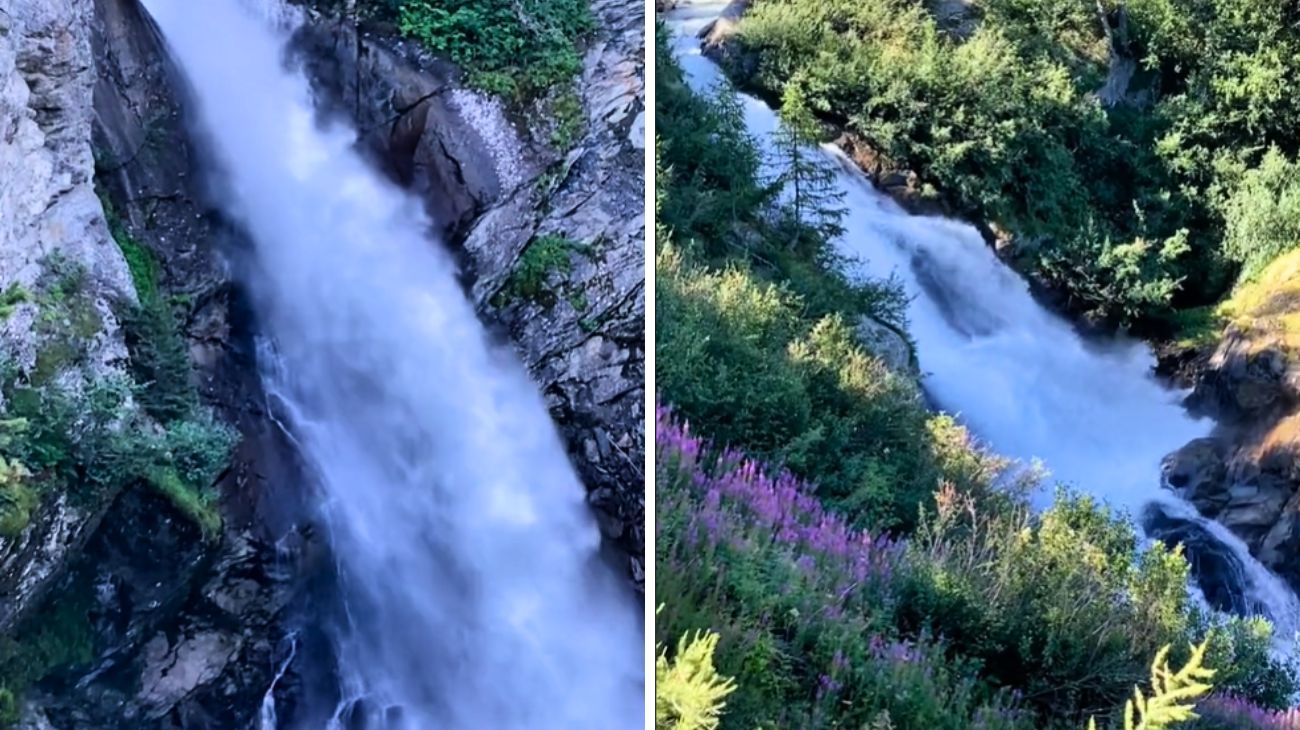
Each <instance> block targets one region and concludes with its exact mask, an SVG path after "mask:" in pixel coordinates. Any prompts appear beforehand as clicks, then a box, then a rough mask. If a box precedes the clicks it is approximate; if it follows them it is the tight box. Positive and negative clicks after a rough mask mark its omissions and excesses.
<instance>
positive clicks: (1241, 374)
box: [1194, 327, 1300, 421]
mask: <svg viewBox="0 0 1300 730" xmlns="http://www.w3.org/2000/svg"><path fill="white" fill-rule="evenodd" d="M1194 400H1195V403H1196V404H1197V405H1199V406H1201V407H1205V408H1208V409H1209V411H1210V412H1211V413H1212V414H1214V415H1216V416H1218V417H1220V418H1224V419H1228V420H1231V421H1258V420H1261V419H1264V418H1267V417H1268V416H1269V415H1270V414H1271V413H1274V412H1277V411H1281V410H1284V409H1287V408H1288V407H1289V406H1291V405H1293V404H1295V403H1296V402H1297V401H1300V362H1292V361H1291V360H1290V359H1289V358H1288V357H1287V355H1286V354H1285V353H1284V352H1283V351H1282V350H1281V349H1278V348H1276V347H1272V346H1270V345H1269V344H1268V343H1267V342H1266V341H1265V342H1261V341H1260V339H1259V338H1258V337H1256V336H1252V335H1251V334H1250V333H1247V332H1245V331H1242V330H1240V329H1237V328H1235V327H1229V328H1228V330H1227V332H1225V335H1224V338H1223V340H1222V342H1221V343H1220V344H1219V347H1218V348H1217V349H1216V350H1215V352H1214V354H1213V355H1212V356H1211V357H1210V358H1209V361H1208V362H1207V363H1206V366H1205V368H1204V371H1203V372H1202V374H1201V378H1200V382H1199V383H1198V385H1197V389H1196V393H1195V394H1194Z"/></svg>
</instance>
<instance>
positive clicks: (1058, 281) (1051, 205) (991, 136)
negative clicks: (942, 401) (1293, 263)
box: [733, 0, 1300, 322]
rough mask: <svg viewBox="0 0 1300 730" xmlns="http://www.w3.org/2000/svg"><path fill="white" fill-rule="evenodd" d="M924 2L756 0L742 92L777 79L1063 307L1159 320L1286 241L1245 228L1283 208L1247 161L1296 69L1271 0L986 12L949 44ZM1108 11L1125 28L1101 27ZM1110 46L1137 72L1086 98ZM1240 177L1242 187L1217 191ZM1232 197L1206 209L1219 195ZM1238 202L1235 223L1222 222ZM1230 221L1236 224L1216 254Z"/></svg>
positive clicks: (1282, 129)
mask: <svg viewBox="0 0 1300 730" xmlns="http://www.w3.org/2000/svg"><path fill="white" fill-rule="evenodd" d="M925 6H926V4H924V3H918V2H914V1H913V0H771V1H770V2H764V3H759V4H756V5H755V7H754V8H753V10H752V11H751V12H750V13H749V14H748V15H747V16H746V18H745V20H744V21H743V22H742V24H741V35H740V40H741V43H742V44H743V45H744V46H745V47H746V50H747V51H749V52H752V53H753V54H756V55H757V57H758V59H759V66H758V68H759V72H758V74H757V76H756V77H754V78H751V79H747V80H746V81H747V82H748V83H753V84H755V85H757V86H759V87H760V88H761V89H762V90H763V91H765V92H767V93H769V94H771V95H778V94H782V93H784V94H787V95H788V94H789V93H790V88H791V87H795V88H796V89H797V90H798V94H799V95H800V96H801V97H802V98H804V99H805V100H806V102H807V104H808V106H809V108H810V109H812V110H814V111H816V112H818V113H819V114H821V115H822V116H823V117H825V118H827V119H829V120H831V121H833V122H835V123H837V124H838V125H840V126H842V127H844V128H846V129H847V130H848V131H850V132H852V133H854V134H855V135H857V136H858V137H860V138H861V139H862V140H863V141H864V142H865V143H866V144H867V145H868V146H869V147H871V148H874V149H875V150H876V151H878V152H879V153H880V154H881V156H882V157H883V158H884V159H885V160H886V161H887V162H888V163H889V164H893V165H896V166H899V167H904V168H909V169H914V170H916V171H917V172H918V173H919V174H920V175H921V176H922V178H923V180H925V181H926V182H928V183H931V184H933V185H935V186H936V187H938V188H939V189H940V190H942V192H943V194H944V195H945V196H946V197H947V198H948V199H950V200H951V201H953V202H955V203H956V204H957V207H958V208H959V210H960V211H961V212H962V213H963V214H965V215H969V216H973V217H976V218H981V219H984V220H987V221H990V222H992V223H993V224H995V225H996V226H997V227H998V228H999V229H1000V230H1001V231H1004V232H1008V233H1009V234H1010V235H1011V237H1012V238H1013V240H1014V241H1015V243H1016V246H1015V247H1014V251H1015V256H1016V261H1017V263H1018V264H1019V265H1020V266H1022V267H1024V268H1026V269H1028V270H1029V271H1031V272H1032V273H1034V274H1035V275H1037V276H1038V277H1039V278H1040V279H1042V280H1043V281H1044V282H1045V283H1047V284H1049V285H1051V286H1053V287H1054V288H1056V289H1057V290H1059V291H1061V292H1062V293H1063V294H1065V295H1066V296H1067V302H1068V303H1069V305H1070V307H1071V308H1072V309H1074V310H1076V311H1082V312H1088V313H1090V314H1092V315H1094V316H1097V317H1100V318H1105V319H1108V320H1111V321H1115V322H1134V321H1138V322H1153V321H1155V320H1161V321H1163V320H1164V319H1165V318H1168V317H1169V316H1171V314H1172V313H1173V311H1174V310H1176V309H1181V308H1183V307H1188V306H1199V305H1204V304H1207V303H1209V302H1212V301H1214V300H1215V299H1216V298H1217V297H1219V296H1221V295H1222V294H1223V293H1224V291H1225V289H1226V288H1227V286H1228V284H1229V282H1230V280H1231V277H1232V274H1233V271H1234V268H1235V267H1236V266H1237V265H1239V264H1244V265H1245V266H1246V268H1247V274H1248V275H1249V272H1250V271H1251V270H1257V268H1258V267H1259V266H1261V265H1262V264H1263V263H1266V262H1267V260H1268V258H1269V256H1270V255H1275V254H1276V253H1277V252H1278V247H1279V246H1282V245H1290V244H1289V243H1283V242H1282V241H1283V240H1284V239H1285V238H1286V236H1287V235H1290V233H1291V232H1290V230H1289V229H1286V228H1281V229H1278V230H1276V231H1267V232H1265V229H1264V228H1258V229H1255V230H1256V231H1258V235H1256V234H1253V233H1252V231H1251V229H1250V228H1249V220H1251V219H1252V218H1253V219H1254V220H1257V221H1259V222H1260V223H1261V224H1262V225H1267V224H1268V221H1267V218H1266V215H1267V214H1268V213H1269V211H1268V210H1267V204H1268V203H1272V204H1274V205H1278V206H1280V207H1282V208H1283V209H1284V210H1285V208H1286V206H1287V200H1289V198H1287V197H1286V194H1285V193H1284V192H1282V191H1281V189H1280V188H1279V187H1278V186H1279V184H1280V183H1282V180H1281V179H1280V175H1279V174H1278V173H1279V172H1280V168H1279V167H1278V166H1277V165H1276V164H1275V163H1274V164H1273V165H1272V167H1271V168H1270V167H1269V161H1268V160H1267V159H1266V158H1265V156H1264V155H1262V150H1263V149H1264V148H1266V147H1267V146H1269V145H1272V146H1275V147H1277V148H1278V149H1279V150H1280V151H1281V153H1282V154H1284V155H1288V156H1294V155H1295V154H1296V152H1297V151H1300V150H1298V147H1300V143H1298V140H1297V138H1296V136H1295V132H1294V130H1295V129H1297V128H1300V103H1297V101H1296V96H1295V94H1293V93H1290V90H1289V86H1288V84H1289V83H1290V82H1289V81H1288V80H1293V79H1294V78H1296V76H1297V74H1300V60H1297V59H1300V24H1297V22H1296V20H1297V19H1296V16H1295V13H1294V9H1291V8H1289V6H1288V5H1287V4H1286V3H1276V2H1270V0H1230V1H1229V2H1217V0H1134V1H1133V2H1126V3H1123V4H1122V6H1123V9H1122V10H1119V9H1118V8H1119V4H1117V3H1109V2H1107V3H1102V4H1098V3H1093V2H1083V1H1081V0H1047V1H1044V2H1038V1H1034V2H1030V1H1028V0H986V1H985V2H981V3H978V9H979V13H980V16H981V17H980V18H979V21H978V23H977V24H976V29H975V30H974V32H973V34H972V35H970V36H969V37H968V38H955V37H953V36H951V35H949V34H948V33H947V32H945V31H944V30H943V29H941V28H940V26H939V24H938V23H937V22H936V20H935V18H934V17H933V16H932V15H931V13H930V11H929V10H927V9H926V7H925ZM1099 8H1100V9H1102V10H1104V11H1105V12H1106V13H1108V14H1110V18H1109V19H1108V20H1106V21H1105V22H1103V17H1102V16H1101V15H1099V13H1098V9H1099ZM1116 13H1123V14H1124V17H1126V18H1127V21H1128V22H1127V23H1126V24H1124V25H1122V26H1121V27H1119V28H1113V27H1110V22H1111V21H1112V20H1114V18H1115V17H1117V16H1116V15H1115V14H1116ZM1115 34H1119V37H1118V38H1117V39H1116V42H1117V43H1118V44H1119V45H1120V46H1121V48H1124V49H1127V50H1128V51H1129V52H1135V53H1137V54H1139V55H1141V56H1143V57H1144V65H1143V67H1142V68H1140V69H1139V70H1138V72H1137V73H1136V74H1135V75H1134V77H1133V78H1132V79H1131V81H1130V82H1129V94H1130V95H1129V96H1128V97H1125V98H1123V99H1119V100H1117V101H1116V103H1113V104H1110V105H1106V104H1104V103H1103V101H1102V100H1101V99H1100V98H1099V96H1098V94H1097V93H1096V92H1097V90H1098V89H1099V88H1100V87H1101V86H1102V85H1103V82H1104V81H1105V78H1106V73H1107V69H1108V62H1109V55H1110V36H1111V35H1115ZM742 57H746V55H745V54H734V55H733V58H742ZM1257 167H1259V168H1261V169H1260V172H1259V173H1258V175H1256V176H1255V177H1256V178H1263V179H1256V180H1254V181H1252V182H1254V183H1255V189H1247V190H1244V191H1241V192H1240V193H1235V192H1234V188H1235V186H1236V184H1237V180H1239V179H1240V177H1241V175H1242V174H1243V173H1244V172H1245V171H1247V170H1254V169H1255V168H1257ZM1243 196H1244V197H1245V198H1246V200H1245V201H1238V202H1239V203H1241V202H1244V205H1236V204H1234V207H1235V208H1237V210H1235V211H1234V210H1231V209H1230V210H1228V211H1226V212H1225V211H1224V210H1223V207H1224V205H1223V203H1222V199H1223V198H1225V197H1237V198H1241V197H1243ZM1251 198H1254V199H1255V200H1257V201H1258V205H1256V206H1255V208H1256V212H1255V214H1254V215H1253V216H1251V215H1249V214H1246V211H1243V210H1240V208H1242V207H1245V208H1250V207H1251V204H1250V203H1249V199H1251ZM1234 212H1235V213H1236V215H1237V216H1238V219H1239V220H1240V219H1241V217H1242V216H1243V214H1246V221H1247V222H1246V224H1245V227H1244V229H1243V230H1241V231H1239V232H1238V233H1234V232H1233V231H1232V230H1229V232H1228V237H1229V241H1228V242H1224V241H1223V240H1222V239H1223V232H1224V228H1225V226H1228V227H1232V226H1234V225H1237V223H1235V222H1234V221H1233V220H1232V218H1231V216H1232V215H1233V213H1234ZM1225 215H1227V216H1228V218H1227V219H1226V220H1225ZM1277 215H1278V216H1285V215H1287V213H1285V212H1279V213H1278V214H1277ZM1276 220H1277V219H1276V218H1274V221H1276ZM1234 237H1235V238H1237V239H1238V241H1236V242H1233V241H1232V240H1231V239H1233V238H1234ZM1273 237H1276V238H1277V239H1279V241H1278V242H1272V238H1273ZM1245 248H1250V249H1255V248H1259V249H1260V251H1259V255H1258V256H1256V255H1254V254H1251V253H1250V252H1247V251H1245V250H1244V249H1245ZM1265 249H1267V250H1265Z"/></svg>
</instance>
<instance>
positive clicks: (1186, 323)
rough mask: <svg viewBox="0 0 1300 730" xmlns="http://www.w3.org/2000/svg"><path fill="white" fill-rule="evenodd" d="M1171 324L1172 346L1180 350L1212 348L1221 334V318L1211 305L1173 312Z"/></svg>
mask: <svg viewBox="0 0 1300 730" xmlns="http://www.w3.org/2000/svg"><path fill="white" fill-rule="evenodd" d="M1171 322H1172V324H1173V328H1174V336H1173V344H1174V346H1175V347H1176V348H1178V349H1180V350H1200V349H1203V348H1207V347H1213V346H1214V344H1215V343H1216V342H1218V341H1219V337H1220V336H1221V335H1222V334H1223V325H1224V322H1223V317H1222V316H1220V315H1219V312H1218V307H1216V306H1214V305H1212V304H1211V305H1206V306H1203V307H1194V308H1192V309H1183V310H1180V311H1178V312H1175V313H1174V314H1173V315H1172V317H1171Z"/></svg>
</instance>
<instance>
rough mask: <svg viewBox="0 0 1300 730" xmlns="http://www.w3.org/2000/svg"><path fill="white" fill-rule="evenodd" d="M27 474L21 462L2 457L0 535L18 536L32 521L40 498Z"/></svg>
mask: <svg viewBox="0 0 1300 730" xmlns="http://www.w3.org/2000/svg"><path fill="white" fill-rule="evenodd" d="M27 476H28V475H27V471H26V469H24V468H23V466H22V465H21V464H18V463H17V462H10V461H7V460H5V459H4V458H2V457H0V537H6V538H10V539H12V538H15V537H18V536H19V535H20V534H22V531H23V530H24V529H26V528H27V525H28V523H30V522H31V519H32V510H34V509H36V505H37V503H38V502H39V498H38V497H37V494H36V490H35V489H34V488H33V487H32V486H31V485H30V484H28V483H27V482H26V477H27Z"/></svg>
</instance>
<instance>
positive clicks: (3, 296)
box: [0, 282, 31, 322]
mask: <svg viewBox="0 0 1300 730" xmlns="http://www.w3.org/2000/svg"><path fill="white" fill-rule="evenodd" d="M29 301H31V294H30V293H29V292H28V291H27V290H26V289H24V288H23V287H22V285H20V284H18V283H17V282H14V283H13V284H10V285H9V288H8V289H5V290H4V291H3V292H0V322H2V321H4V320H6V319H8V318H9V317H10V315H12V314H13V313H14V310H15V309H17V308H18V305H19V304H25V303H27V302H29Z"/></svg>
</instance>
